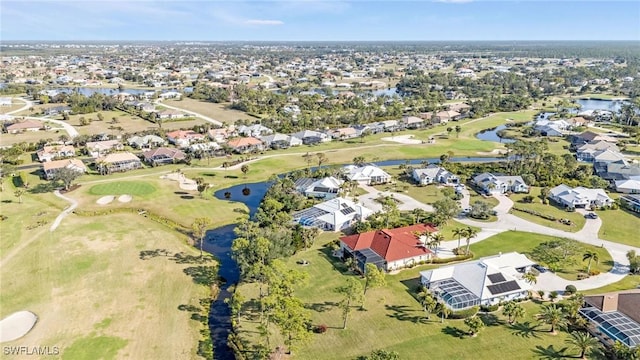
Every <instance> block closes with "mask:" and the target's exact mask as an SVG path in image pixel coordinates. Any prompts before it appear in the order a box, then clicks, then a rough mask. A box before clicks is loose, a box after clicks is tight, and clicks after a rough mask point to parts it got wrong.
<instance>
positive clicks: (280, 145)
mask: <svg viewBox="0 0 640 360" xmlns="http://www.w3.org/2000/svg"><path fill="white" fill-rule="evenodd" d="M258 139H260V140H262V142H263V143H264V145H265V146H266V147H270V148H274V149H286V148H288V147H291V146H300V145H302V139H298V138H297V137H295V136H291V135H287V134H280V133H276V134H273V135H266V136H258Z"/></svg>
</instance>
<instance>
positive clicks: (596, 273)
mask: <svg viewBox="0 0 640 360" xmlns="http://www.w3.org/2000/svg"><path fill="white" fill-rule="evenodd" d="M594 275H600V270H591V271H589V276H594Z"/></svg>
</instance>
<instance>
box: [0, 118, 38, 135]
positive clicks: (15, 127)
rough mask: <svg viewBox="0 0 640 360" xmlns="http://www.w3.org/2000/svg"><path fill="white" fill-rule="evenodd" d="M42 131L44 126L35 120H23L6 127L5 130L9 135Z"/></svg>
mask: <svg viewBox="0 0 640 360" xmlns="http://www.w3.org/2000/svg"><path fill="white" fill-rule="evenodd" d="M42 129H44V125H43V123H42V122H40V121H37V120H30V119H27V120H24V121H18V122H15V123H13V124H11V125H6V127H5V130H7V132H8V133H9V134H17V133H20V132H24V131H38V130H42Z"/></svg>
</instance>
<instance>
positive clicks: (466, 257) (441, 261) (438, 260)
mask: <svg viewBox="0 0 640 360" xmlns="http://www.w3.org/2000/svg"><path fill="white" fill-rule="evenodd" d="M472 257H473V254H472V253H471V254H469V255H456V256H454V257H451V258H436V259H433V260H431V263H432V264H447V263H450V262H454V261H463V260H469V259H471V258H472Z"/></svg>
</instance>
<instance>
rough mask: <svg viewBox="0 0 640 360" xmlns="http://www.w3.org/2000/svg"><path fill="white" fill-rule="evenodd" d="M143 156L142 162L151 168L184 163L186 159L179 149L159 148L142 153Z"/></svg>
mask: <svg viewBox="0 0 640 360" xmlns="http://www.w3.org/2000/svg"><path fill="white" fill-rule="evenodd" d="M142 154H143V155H144V161H146V162H147V163H148V164H149V165H151V166H159V165H165V164H175V163H177V162H180V161H184V159H185V158H186V155H185V153H183V152H182V151H180V150H179V149H174V148H167V147H160V148H157V149H153V150H148V151H145V152H143V153H142Z"/></svg>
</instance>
